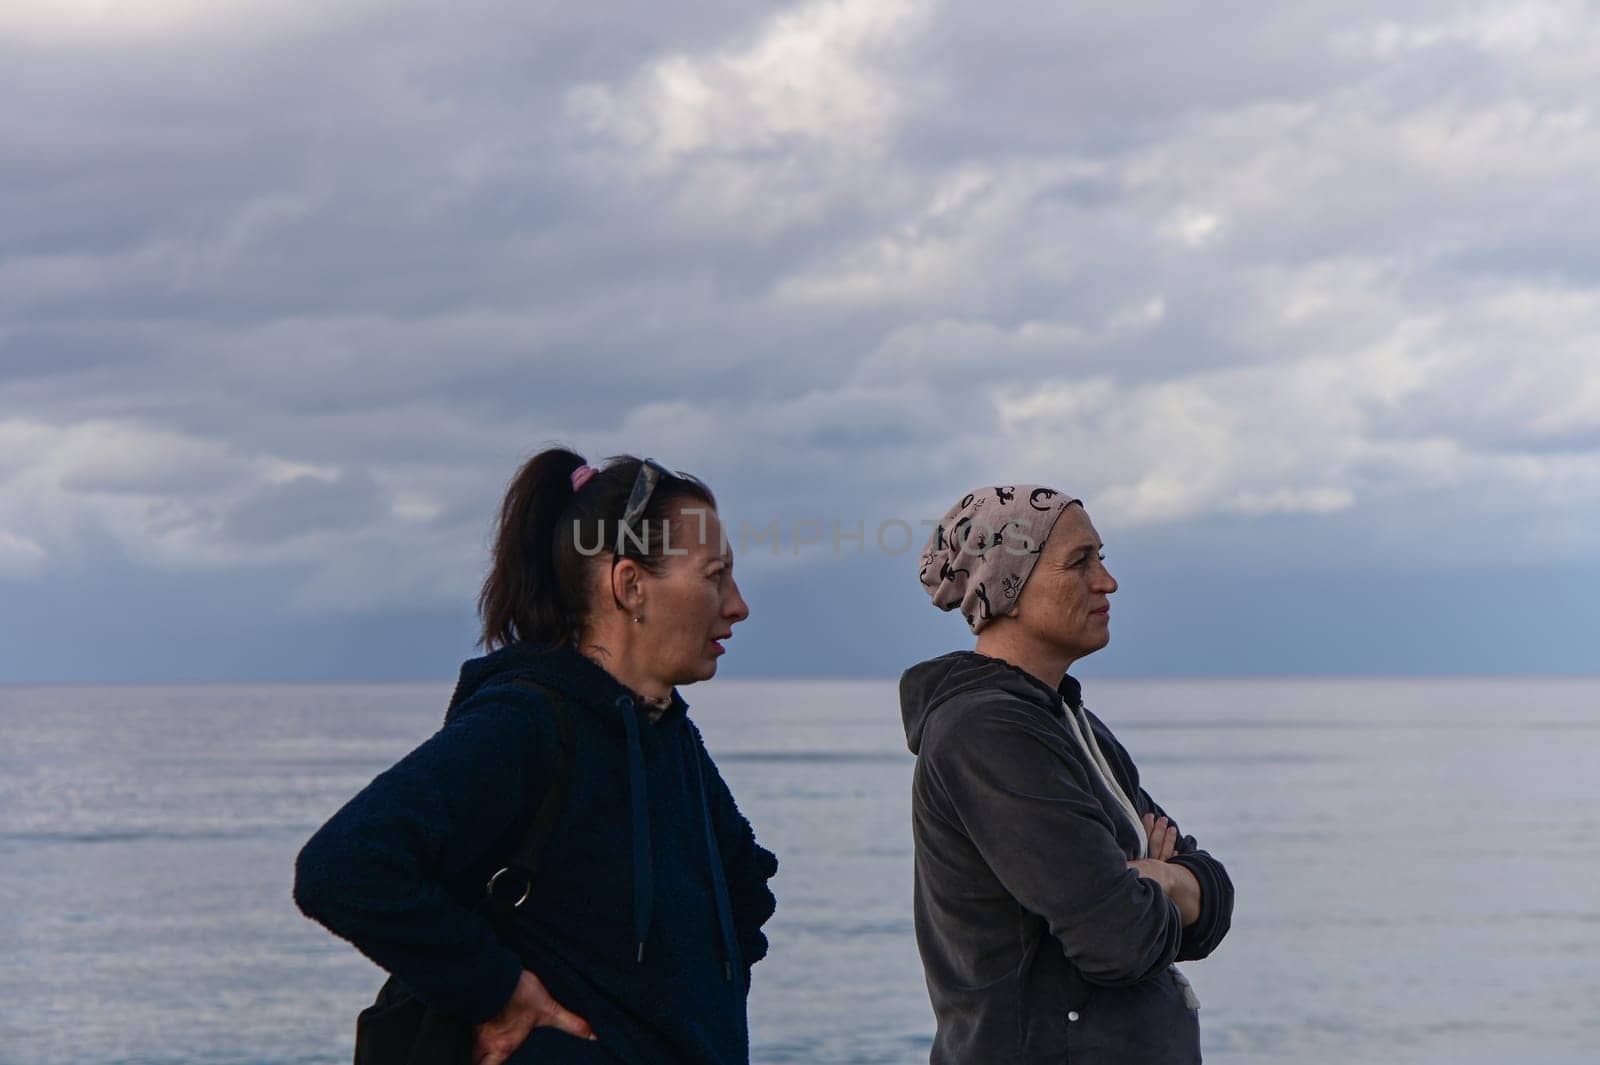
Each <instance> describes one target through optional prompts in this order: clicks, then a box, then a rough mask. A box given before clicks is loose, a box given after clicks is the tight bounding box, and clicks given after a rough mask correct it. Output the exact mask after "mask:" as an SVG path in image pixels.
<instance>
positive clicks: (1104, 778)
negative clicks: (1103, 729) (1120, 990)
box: [1061, 699, 1200, 1010]
mask: <svg viewBox="0 0 1600 1065" xmlns="http://www.w3.org/2000/svg"><path fill="white" fill-rule="evenodd" d="M1061 703H1062V706H1063V707H1064V708H1065V709H1066V712H1067V721H1068V723H1069V724H1071V726H1072V734H1073V736H1074V737H1076V738H1077V741H1078V746H1080V747H1082V748H1083V753H1084V754H1086V755H1088V757H1089V764H1090V765H1091V766H1092V767H1093V768H1094V770H1095V772H1097V773H1099V774H1100V780H1101V782H1102V783H1103V784H1105V786H1106V790H1107V791H1109V792H1111V795H1112V797H1113V798H1115V799H1116V800H1117V803H1118V805H1120V806H1121V807H1122V812H1123V813H1124V814H1125V815H1127V818H1128V820H1129V821H1131V822H1133V835H1134V838H1135V839H1137V840H1138V841H1139V857H1141V858H1148V857H1150V842H1149V840H1148V839H1146V837H1145V834H1144V822H1142V821H1140V820H1139V810H1138V808H1137V807H1136V806H1134V805H1133V801H1132V800H1131V799H1129V798H1128V793H1127V792H1125V791H1123V790H1122V785H1120V784H1118V783H1117V777H1116V774H1115V773H1113V772H1112V771H1111V763H1110V761H1109V760H1107V758H1106V756H1105V752H1104V751H1102V750H1101V749H1100V741H1099V740H1097V739H1095V736H1094V726H1093V725H1091V724H1090V723H1089V714H1088V709H1089V708H1088V707H1086V706H1084V705H1083V703H1082V702H1079V704H1078V705H1077V706H1076V707H1074V706H1073V705H1072V703H1070V702H1068V701H1067V700H1066V699H1062V700H1061ZM1080 713H1081V714H1082V715H1083V717H1082V719H1081V720H1082V728H1081V729H1080V728H1079V721H1080V719H1079V716H1078V715H1079V714H1080ZM1085 737H1087V740H1085ZM1167 968H1168V969H1169V970H1171V972H1172V978H1173V979H1174V980H1176V981H1177V982H1178V986H1179V987H1180V988H1182V989H1183V1002H1184V1005H1186V1006H1188V1007H1189V1008H1190V1009H1192V1010H1197V1009H1199V1008H1200V996H1199V995H1197V994H1195V990H1194V985H1193V984H1191V983H1190V982H1189V978H1188V977H1187V976H1185V975H1183V973H1181V972H1179V971H1178V967H1177V966H1176V965H1169V966H1168V967H1167Z"/></svg>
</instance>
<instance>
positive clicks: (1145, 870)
mask: <svg viewBox="0 0 1600 1065" xmlns="http://www.w3.org/2000/svg"><path fill="white" fill-rule="evenodd" d="M1128 868H1129V869H1132V870H1134V871H1135V872H1136V873H1138V874H1139V875H1140V876H1142V877H1144V878H1145V879H1146V880H1154V881H1155V882H1156V883H1157V884H1160V885H1161V890H1162V891H1164V892H1165V893H1166V896H1167V898H1169V899H1171V900H1172V901H1173V902H1175V903H1177V905H1178V917H1179V918H1180V919H1181V920H1182V922H1183V927H1185V928H1188V927H1189V926H1190V925H1192V924H1194V923H1195V922H1196V921H1198V920H1199V919H1200V881H1198V880H1196V879H1195V877H1194V874H1193V873H1191V872H1189V870H1187V869H1185V868H1184V867H1183V866H1182V865H1179V864H1178V863H1177V862H1168V861H1156V860H1155V859H1154V858H1136V859H1134V860H1133V861H1130V862H1129V863H1128Z"/></svg>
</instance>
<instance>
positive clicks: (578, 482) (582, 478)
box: [572, 463, 600, 492]
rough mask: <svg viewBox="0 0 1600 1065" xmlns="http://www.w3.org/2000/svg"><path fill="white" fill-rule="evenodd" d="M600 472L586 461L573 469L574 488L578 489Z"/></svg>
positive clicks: (574, 489)
mask: <svg viewBox="0 0 1600 1065" xmlns="http://www.w3.org/2000/svg"><path fill="white" fill-rule="evenodd" d="M599 472H600V471H599V470H597V469H595V468H594V467H593V466H591V465H589V464H588V463H584V464H583V465H582V466H579V467H578V468H577V469H575V470H573V471H572V490H573V491H574V492H576V491H578V490H579V489H580V488H582V487H583V486H584V485H586V484H588V483H589V480H590V478H592V477H593V476H594V475H595V474H597V473H599Z"/></svg>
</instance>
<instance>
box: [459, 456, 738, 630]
mask: <svg viewBox="0 0 1600 1065" xmlns="http://www.w3.org/2000/svg"><path fill="white" fill-rule="evenodd" d="M582 465H584V461H583V458H582V456H580V455H578V454H577V453H575V452H573V451H570V450H568V449H567V448H563V447H552V448H547V449H546V450H544V451H541V452H539V453H538V454H537V455H535V456H533V457H532V458H531V459H529V460H528V461H527V462H525V463H523V465H522V468H521V469H519V470H518V471H517V473H516V476H515V477H513V478H512V479H511V484H510V486H509V487H508V488H507V489H506V496H505V499H504V500H503V501H502V502H501V504H500V516H499V520H498V529H497V531H496V534H495V543H494V555H493V560H492V562H491V564H490V567H489V574H488V576H486V577H485V578H484V581H483V589H482V590H481V591H480V592H479V593H478V616H479V617H480V618H481V619H482V620H483V633H482V635H481V636H480V637H479V638H478V643H479V644H480V645H481V646H483V647H484V648H485V649H486V650H490V651H492V650H494V649H495V648H497V647H504V646H506V645H509V644H513V643H519V642H524V641H526V642H530V643H539V644H570V643H575V642H576V641H577V639H578V636H579V634H580V633H581V632H582V630H583V627H584V624H585V622H586V621H588V620H589V617H590V614H591V612H592V610H593V608H594V606H595V605H596V604H592V603H590V602H589V574H590V572H591V569H592V567H594V566H598V565H609V564H610V562H611V557H612V554H611V548H612V547H614V546H615V545H616V544H617V543H618V542H619V541H618V536H617V530H618V527H619V526H620V525H621V518H622V512H623V510H624V509H625V508H626V507H627V504H628V493H629V492H631V491H632V489H633V481H634V478H635V477H636V476H637V475H638V473H639V466H640V465H641V461H640V460H639V459H638V458H636V457H635V456H633V455H617V456H613V457H612V458H609V459H606V460H605V464H604V466H603V468H601V470H600V472H599V473H597V474H595V475H594V476H593V477H591V478H590V479H589V481H588V483H586V484H585V485H584V486H583V489H582V490H581V491H578V492H574V491H573V489H572V474H573V473H574V472H575V471H576V470H577V469H578V468H579V467H580V466H582ZM678 500H692V501H695V502H698V503H700V504H703V505H704V506H706V507H707V508H709V509H713V510H714V509H716V505H717V501H716V497H715V496H713V495H712V494H711V489H709V488H707V487H706V486H705V484H703V483H702V482H701V481H700V480H698V479H697V478H694V477H690V476H688V475H687V474H673V475H670V476H665V477H662V478H661V480H660V482H659V483H658V484H657V485H656V490H655V492H654V493H653V494H652V495H651V497H650V503H649V505H648V506H647V507H645V511H644V525H643V527H644V529H645V531H646V533H647V534H648V541H647V545H646V549H645V551H644V552H643V553H642V554H641V553H640V552H639V551H638V550H637V549H635V548H634V546H633V544H632V541H626V543H627V547H628V550H627V552H626V554H627V557H628V558H631V559H633V560H634V561H636V562H638V563H639V565H641V566H643V567H644V568H645V570H646V571H648V572H650V573H659V572H660V571H661V569H662V567H663V565H664V564H665V559H664V557H663V555H662V548H663V546H664V544H663V540H664V534H663V530H664V529H665V527H666V519H667V516H668V514H669V513H670V511H671V508H672V506H673V505H674V503H676V502H677V501H678ZM579 538H581V541H582V544H583V547H584V551H580V550H579ZM678 542H679V543H680V544H681V543H682V542H683V539H682V538H679V539H678ZM595 545H605V550H603V551H601V552H600V553H599V554H595V553H594V548H595Z"/></svg>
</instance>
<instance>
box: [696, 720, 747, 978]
mask: <svg viewBox="0 0 1600 1065" xmlns="http://www.w3.org/2000/svg"><path fill="white" fill-rule="evenodd" d="M695 739H696V740H697V741H698V740H699V733H698V732H696V733H695ZM699 746H700V745H699V743H698V742H696V743H695V744H694V747H695V748H696V749H694V750H691V751H690V752H689V757H690V758H691V759H692V760H693V761H694V778H695V783H696V784H697V785H698V786H699V789H700V813H701V816H702V817H704V818H705V825H706V856H707V857H708V858H710V859H711V888H712V891H713V893H714V894H715V895H716V902H717V924H718V925H720V926H721V929H722V975H723V977H724V979H727V980H729V981H731V980H732V979H733V973H734V970H735V969H742V968H743V967H744V963H743V961H742V959H741V958H740V957H739V940H738V938H737V937H736V936H735V935H734V931H733V906H732V905H731V904H730V903H729V902H728V881H727V878H726V876H725V875H724V873H723V869H722V852H721V851H720V850H719V849H718V848H717V834H716V832H715V831H714V830H713V829H712V827H711V802H710V800H709V799H708V798H707V797H706V777H705V771H704V770H703V769H701V768H700V751H699V749H698V748H699Z"/></svg>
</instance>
